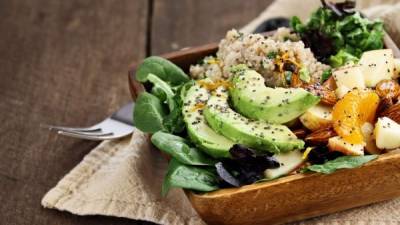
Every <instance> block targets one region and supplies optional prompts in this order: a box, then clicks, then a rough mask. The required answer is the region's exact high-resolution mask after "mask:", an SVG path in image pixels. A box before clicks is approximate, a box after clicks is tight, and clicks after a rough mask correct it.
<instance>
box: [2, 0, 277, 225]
mask: <svg viewBox="0 0 400 225" xmlns="http://www.w3.org/2000/svg"><path fill="white" fill-rule="evenodd" d="M270 2H271V0H267V1H265V0H249V1H240V0H233V1H231V0H221V1H213V0H204V1H197V0H173V1H171V0H168V1H164V0H162V1H158V0H157V1H154V0H86V1H80V0H65V1H54V0H29V1H26V0H10V1H7V0H4V1H0V18H1V20H0V33H1V39H0V76H1V77H0V78H1V79H0V122H1V125H0V134H1V135H0V146H1V147H0V201H1V205H0V221H1V222H0V223H1V224H7V225H14V224H16V225H24V224H29V225H32V224H40V225H42V224H57V225H64V224H65V225H66V224H85V225H90V224H96V225H101V224H115V225H118V224H153V223H146V222H141V221H133V220H128V219H122V218H111V217H104V216H86V217H82V216H75V215H72V214H70V213H66V212H59V211H56V210H49V209H43V208H42V207H41V205H40V200H41V198H42V197H43V195H44V194H45V193H46V192H47V191H48V190H49V189H50V188H51V187H53V186H55V185H56V183H57V182H58V181H59V180H60V179H61V178H62V177H63V176H64V175H65V174H66V173H68V172H69V171H70V170H71V169H72V168H73V167H74V166H75V165H76V164H78V163H79V162H80V161H81V160H82V158H83V157H84V156H85V155H86V154H87V153H88V152H89V151H90V150H91V149H92V148H93V147H95V146H96V145H97V144H98V142H91V141H81V140H76V139H71V138H66V137H61V136H57V135H55V134H54V133H50V132H48V131H47V130H46V129H43V128H40V124H42V123H43V124H59V125H70V126H85V125H90V124H92V123H95V122H97V121H99V120H101V119H103V118H104V117H105V116H107V115H108V114H110V113H111V112H112V111H114V110H115V109H117V108H118V107H119V106H121V105H123V104H124V103H126V102H127V101H130V97H129V90H128V85H127V82H126V71H127V70H128V65H129V63H131V62H132V61H140V60H142V59H143V58H145V57H146V56H147V55H150V54H155V53H159V52H166V51H170V50H171V48H170V46H171V43H173V42H177V43H178V46H186V45H197V44H202V43H207V42H210V41H217V40H218V39H219V38H221V36H222V35H223V34H224V32H225V30H227V29H230V28H232V27H240V26H242V25H244V24H246V23H247V22H248V21H249V20H251V19H252V18H254V17H255V16H257V14H258V12H260V11H262V10H263V9H264V8H265V6H266V5H267V4H269V3H270ZM207 6H208V7H212V8H213V9H212V10H207ZM153 8H154V10H153ZM243 9H246V10H243ZM194 14H195V15H197V16H196V18H191V17H193V15H194ZM199 15H201V16H199ZM216 18H218V20H217V19H216ZM178 20H181V21H180V22H179V25H178V24H177V23H176V21H178ZM217 21H218V22H217ZM172 30H175V31H172ZM177 30H180V32H177ZM168 31H172V32H171V33H169V32H168ZM204 31H207V32H204ZM160 39H162V42H158V40H160ZM174 46H175V45H174Z"/></svg>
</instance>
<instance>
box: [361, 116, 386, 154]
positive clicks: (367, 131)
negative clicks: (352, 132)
mask: <svg viewBox="0 0 400 225" xmlns="http://www.w3.org/2000/svg"><path fill="white" fill-rule="evenodd" d="M361 133H362V135H363V137H364V142H365V143H366V145H365V150H366V151H367V152H368V153H369V154H380V153H381V151H382V150H381V149H379V148H378V147H377V146H376V142H375V138H374V125H372V124H371V123H368V122H367V123H364V124H363V125H362V126H361Z"/></svg>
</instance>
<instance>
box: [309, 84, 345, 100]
mask: <svg viewBox="0 0 400 225" xmlns="http://www.w3.org/2000/svg"><path fill="white" fill-rule="evenodd" d="M305 89H306V90H307V91H309V92H311V93H313V94H314V95H316V96H318V97H320V103H322V104H325V105H331V106H333V105H335V103H336V102H337V98H336V94H335V92H334V91H333V90H332V89H329V88H328V87H326V86H323V85H321V84H319V83H315V84H312V85H308V86H306V87H305Z"/></svg>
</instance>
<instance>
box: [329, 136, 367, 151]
mask: <svg viewBox="0 0 400 225" xmlns="http://www.w3.org/2000/svg"><path fill="white" fill-rule="evenodd" d="M365 145H366V144H365V142H363V143H361V144H350V143H348V142H347V141H345V140H344V139H343V138H341V137H339V136H335V137H331V138H329V140H328V148H329V150H331V151H337V152H341V153H343V154H345V155H364V147H365Z"/></svg>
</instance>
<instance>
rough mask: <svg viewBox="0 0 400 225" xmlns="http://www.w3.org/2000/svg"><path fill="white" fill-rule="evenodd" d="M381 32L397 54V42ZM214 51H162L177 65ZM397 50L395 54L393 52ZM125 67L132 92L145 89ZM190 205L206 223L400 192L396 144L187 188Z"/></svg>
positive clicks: (264, 217)
mask: <svg viewBox="0 0 400 225" xmlns="http://www.w3.org/2000/svg"><path fill="white" fill-rule="evenodd" d="M390 40H391V39H390V37H388V36H387V37H385V45H386V47H387V48H391V49H392V50H393V51H394V53H395V55H397V53H398V52H399V49H398V48H397V46H395V45H394V44H393V42H391V41H390ZM215 51H217V45H216V44H215V43H214V44H208V45H204V46H199V47H194V48H189V49H185V50H181V51H178V52H172V53H169V54H165V55H163V57H165V58H167V59H169V60H171V61H172V62H173V63H175V64H177V65H178V66H180V67H181V68H184V69H187V68H188V67H189V65H190V64H193V63H195V62H197V61H198V60H199V59H201V58H202V57H204V56H205V55H208V54H210V53H214V52H215ZM397 56H398V55H397ZM135 69H136V66H135V65H133V66H132V68H131V70H130V73H129V81H130V84H131V94H132V97H133V98H134V99H135V98H136V96H137V95H138V94H139V93H140V92H142V91H143V90H144V88H143V86H142V85H141V84H140V83H139V82H137V81H136V80H135ZM186 193H187V196H188V198H189V200H190V201H191V203H192V205H193V207H194V208H195V209H196V211H197V212H198V213H199V215H200V216H201V217H202V219H203V220H204V221H206V222H207V223H208V224H210V225H214V224H215V225H224V224H226V225H246V224H252V225H262V224H282V223H286V222H291V221H297V220H301V219H306V218H311V217H315V216H319V215H325V214H329V213H333V212H337V211H341V210H345V209H350V208H353V207H357V206H362V205H367V204H370V203H374V202H379V201H384V200H388V199H392V198H395V197H399V196H400V150H396V151H392V152H391V153H386V154H383V155H380V156H379V158H378V159H377V160H375V161H373V162H370V163H368V164H366V165H364V166H363V167H361V168H357V169H351V170H341V171H338V172H336V173H333V174H330V175H321V174H315V173H314V174H297V175H292V176H287V177H283V178H280V179H277V180H274V181H270V182H264V183H259V184H253V185H247V186H243V187H241V188H230V189H221V190H218V191H215V192H210V193H206V194H195V193H193V192H190V191H186Z"/></svg>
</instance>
